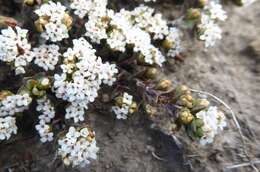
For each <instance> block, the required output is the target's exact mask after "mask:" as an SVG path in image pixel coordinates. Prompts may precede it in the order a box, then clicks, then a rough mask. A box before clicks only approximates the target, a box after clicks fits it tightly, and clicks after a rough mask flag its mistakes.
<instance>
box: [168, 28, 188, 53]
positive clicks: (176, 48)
mask: <svg viewBox="0 0 260 172" xmlns="http://www.w3.org/2000/svg"><path fill="white" fill-rule="evenodd" d="M181 36H182V33H181V31H180V30H179V29H177V28H175V27H171V28H169V34H168V35H167V36H166V38H165V39H166V40H167V41H169V42H170V43H171V44H172V47H171V48H170V49H169V51H168V52H167V56H170V57H175V56H176V55H179V54H180V53H181V52H183V50H184V48H183V47H182V45H181Z"/></svg>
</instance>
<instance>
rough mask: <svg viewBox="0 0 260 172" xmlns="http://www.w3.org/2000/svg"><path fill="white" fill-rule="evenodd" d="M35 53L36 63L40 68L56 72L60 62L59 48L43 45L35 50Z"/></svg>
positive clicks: (52, 45)
mask: <svg viewBox="0 0 260 172" xmlns="http://www.w3.org/2000/svg"><path fill="white" fill-rule="evenodd" d="M33 52H34V53H35V60H34V63H35V64H36V65H38V66H39V67H41V68H43V69H44V70H45V71H48V70H54V69H55V65H56V64H57V63H58V61H59V56H60V53H59V46H57V45H54V44H51V45H46V44H44V45H41V46H40V47H38V48H34V49H33Z"/></svg>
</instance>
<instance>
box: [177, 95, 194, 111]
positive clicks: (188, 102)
mask: <svg viewBox="0 0 260 172" xmlns="http://www.w3.org/2000/svg"><path fill="white" fill-rule="evenodd" d="M178 103H179V104H180V105H181V106H185V107H187V108H192V106H193V98H192V96H191V95H190V94H184V95H182V96H181V97H180V100H179V102H178Z"/></svg>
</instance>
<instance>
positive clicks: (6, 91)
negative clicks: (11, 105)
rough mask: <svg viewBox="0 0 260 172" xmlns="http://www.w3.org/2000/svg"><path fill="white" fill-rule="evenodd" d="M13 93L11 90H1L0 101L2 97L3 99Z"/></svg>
mask: <svg viewBox="0 0 260 172" xmlns="http://www.w3.org/2000/svg"><path fill="white" fill-rule="evenodd" d="M12 94H13V93H12V92H11V91H8V90H3V91H1V92H0V101H2V100H3V99H5V98H6V97H7V96H11V95H12Z"/></svg>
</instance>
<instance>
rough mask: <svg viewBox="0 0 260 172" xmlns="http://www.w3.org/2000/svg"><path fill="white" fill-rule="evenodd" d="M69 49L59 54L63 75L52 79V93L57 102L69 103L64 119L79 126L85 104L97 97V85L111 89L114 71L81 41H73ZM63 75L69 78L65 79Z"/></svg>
mask: <svg viewBox="0 0 260 172" xmlns="http://www.w3.org/2000/svg"><path fill="white" fill-rule="evenodd" d="M73 45H74V46H73V48H70V49H68V51H67V52H65V53H64V54H63V56H64V57H65V59H64V64H63V65H61V68H62V70H63V73H62V74H60V75H58V74H56V75H55V76H54V84H53V90H54V91H55V93H56V96H57V97H58V98H62V99H64V100H66V101H69V102H70V103H72V104H71V105H70V106H69V107H68V108H67V109H66V116H65V117H66V119H69V118H73V119H74V121H75V122H79V121H83V120H84V109H85V110H87V108H88V103H90V102H93V101H94V100H95V98H96V97H97V96H98V90H99V88H100V86H101V84H102V83H104V84H108V85H112V84H113V82H114V81H115V80H116V78H115V75H116V74H117V73H118V70H117V69H116V66H115V65H113V64H109V63H108V62H106V63H102V60H101V58H100V57H97V56H96V55H95V50H94V49H93V48H92V46H91V45H90V44H89V43H88V42H87V41H86V40H85V39H84V38H80V39H75V40H73ZM67 74H70V75H71V77H70V78H69V79H68V78H67Z"/></svg>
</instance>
